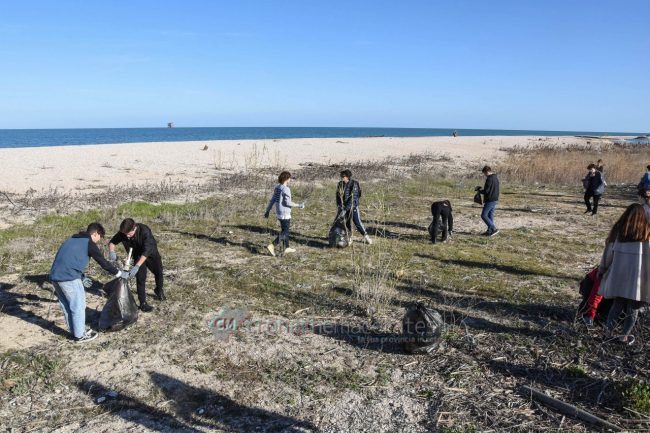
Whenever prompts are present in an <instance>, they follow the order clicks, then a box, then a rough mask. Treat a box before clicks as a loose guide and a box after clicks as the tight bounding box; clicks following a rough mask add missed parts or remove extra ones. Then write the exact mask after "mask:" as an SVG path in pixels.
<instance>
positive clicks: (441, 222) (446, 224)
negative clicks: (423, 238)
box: [429, 213, 454, 244]
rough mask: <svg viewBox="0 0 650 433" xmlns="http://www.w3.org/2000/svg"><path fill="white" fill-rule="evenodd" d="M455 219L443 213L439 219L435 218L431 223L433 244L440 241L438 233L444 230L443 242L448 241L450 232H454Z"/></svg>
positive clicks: (430, 232)
mask: <svg viewBox="0 0 650 433" xmlns="http://www.w3.org/2000/svg"><path fill="white" fill-rule="evenodd" d="M453 221H454V220H453V218H452V217H451V215H448V214H447V213H441V214H440V216H439V217H437V218H436V217H434V218H433V221H432V222H431V228H430V230H429V234H430V235H431V242H433V243H434V244H435V243H436V241H437V240H438V231H439V230H442V239H441V240H442V241H443V242H444V241H446V240H447V237H448V236H449V232H450V231H452V230H453V224H454V223H453Z"/></svg>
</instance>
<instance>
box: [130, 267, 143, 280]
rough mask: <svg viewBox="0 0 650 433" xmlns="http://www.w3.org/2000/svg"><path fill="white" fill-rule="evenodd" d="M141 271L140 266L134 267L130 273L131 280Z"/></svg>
mask: <svg viewBox="0 0 650 433" xmlns="http://www.w3.org/2000/svg"><path fill="white" fill-rule="evenodd" d="M139 270H140V266H138V265H135V266H134V267H132V268H131V270H130V271H129V278H131V277H135V274H137V273H138V271H139Z"/></svg>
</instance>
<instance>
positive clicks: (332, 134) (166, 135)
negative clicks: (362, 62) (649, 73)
mask: <svg viewBox="0 0 650 433" xmlns="http://www.w3.org/2000/svg"><path fill="white" fill-rule="evenodd" d="M454 131H456V133H457V134H458V135H461V136H463V135H465V136H499V135H508V136H515V135H546V136H561V135H584V136H604V135H608V136H631V137H637V136H644V135H646V134H647V133H630V132H598V131H532V130H509V129H452V128H327V127H314V128H308V127H286V128H283V127H259V128H254V127H245V128H243V127H203V128H185V127H174V128H87V129H0V148H10V147H13V148H15V147H41V146H48V147H51V146H70V145H86V144H112V143H144V142H158V141H206V140H262V139H283V138H344V137H346V138H347V137H444V136H451V135H452V134H453V133H454ZM642 141H643V139H642ZM645 141H647V138H645Z"/></svg>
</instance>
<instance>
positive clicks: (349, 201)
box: [336, 170, 372, 245]
mask: <svg viewBox="0 0 650 433" xmlns="http://www.w3.org/2000/svg"><path fill="white" fill-rule="evenodd" d="M340 174H341V181H340V182H339V184H338V185H337V187H336V207H337V212H338V213H337V215H340V214H341V212H344V213H345V215H344V216H345V226H346V227H347V229H348V233H350V234H351V233H352V222H353V221H354V225H355V227H356V228H357V230H358V231H359V233H361V235H362V236H363V240H364V242H366V243H367V244H368V245H371V244H372V239H370V236H368V232H367V231H366V228H365V227H364V226H363V223H362V222H361V213H360V212H359V199H360V198H361V185H359V182H357V181H356V180H354V179H352V172H351V171H350V170H343V171H341V173H340ZM350 241H352V236H350Z"/></svg>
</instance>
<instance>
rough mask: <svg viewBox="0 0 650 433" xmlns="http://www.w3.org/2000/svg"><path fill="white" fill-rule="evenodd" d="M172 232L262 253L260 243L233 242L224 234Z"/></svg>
mask: <svg viewBox="0 0 650 433" xmlns="http://www.w3.org/2000/svg"><path fill="white" fill-rule="evenodd" d="M171 232H172V233H177V234H179V235H183V236H188V237H192V238H194V239H200V240H204V241H210V242H214V243H217V244H219V245H224V246H235V247H242V248H245V249H247V250H248V251H249V252H250V253H252V254H260V253H261V252H262V251H261V249H260V248H259V246H258V245H255V244H253V243H252V242H248V241H242V242H233V241H231V240H229V239H228V238H226V237H224V236H222V237H218V238H215V237H213V236H209V235H204V234H201V233H190V232H184V231H178V230H172V231H171Z"/></svg>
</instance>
